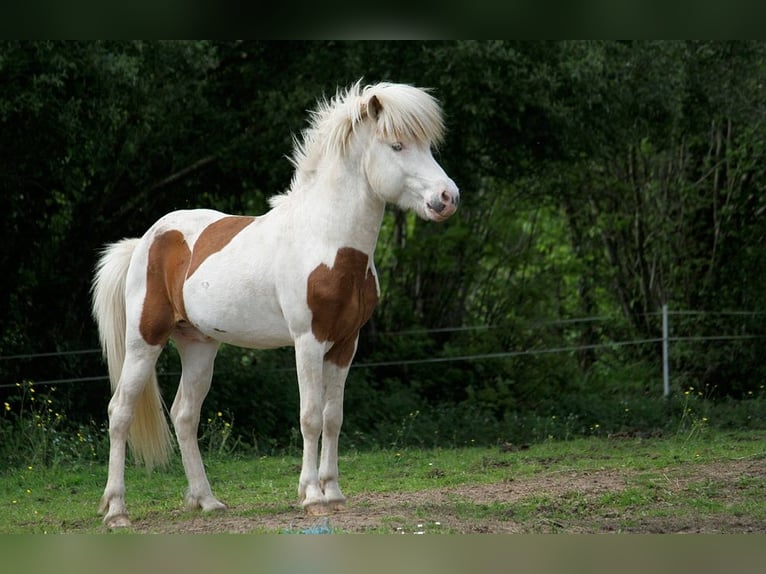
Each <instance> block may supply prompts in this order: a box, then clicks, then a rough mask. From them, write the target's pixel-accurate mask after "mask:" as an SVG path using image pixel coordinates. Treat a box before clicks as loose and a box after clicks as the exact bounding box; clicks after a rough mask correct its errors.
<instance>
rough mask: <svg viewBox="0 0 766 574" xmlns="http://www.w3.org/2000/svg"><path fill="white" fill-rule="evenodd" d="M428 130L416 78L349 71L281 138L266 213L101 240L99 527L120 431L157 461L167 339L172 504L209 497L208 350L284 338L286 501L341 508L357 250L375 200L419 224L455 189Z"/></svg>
mask: <svg viewBox="0 0 766 574" xmlns="http://www.w3.org/2000/svg"><path fill="white" fill-rule="evenodd" d="M442 134H443V123H442V117H441V111H440V108H439V106H438V104H437V102H436V100H435V99H434V98H433V97H431V96H430V95H429V94H428V93H427V92H426V91H424V90H421V89H418V88H414V87H411V86H407V85H400V84H377V85H373V86H368V87H366V88H364V89H361V87H360V85H359V84H358V83H357V84H355V85H354V86H352V87H351V88H350V89H348V90H347V91H345V92H343V93H338V94H337V95H336V97H335V98H333V99H332V100H331V101H330V102H327V101H322V102H320V103H319V105H318V108H317V110H316V111H314V112H313V114H312V121H311V124H310V126H309V128H308V129H307V130H306V131H305V132H304V133H303V137H302V139H301V141H300V142H296V149H295V153H294V156H293V163H294V165H295V174H294V176H293V181H292V183H291V186H290V189H289V190H288V191H287V193H285V194H282V195H278V196H276V197H274V198H272V200H271V203H272V209H271V211H269V212H268V213H266V214H264V215H262V216H258V217H249V216H239V215H227V214H224V213H220V212H218V211H213V210H208V209H195V210H185V211H176V212H173V213H169V214H167V215H165V216H164V217H162V218H161V219H160V220H158V221H157V222H156V223H155V224H154V225H153V226H152V227H151V228H150V229H149V230H148V231H147V232H146V233H145V234H144V236H143V237H142V238H140V239H126V240H123V241H120V242H118V243H115V244H111V245H109V246H107V247H106V248H105V250H104V252H103V254H102V256H101V259H100V260H99V263H98V267H97V272H96V276H95V279H94V286H93V292H94V295H93V312H94V316H95V318H96V320H97V323H98V326H99V333H100V337H101V342H102V347H103V349H104V354H105V356H106V358H107V362H108V365H109V373H110V379H111V384H112V390H113V396H112V399H111V401H110V403H109V435H110V454H109V475H108V479H107V484H106V488H105V491H104V495H103V497H102V501H101V512H102V513H104V523H105V524H106V525H107V526H108V527H110V528H115V527H121V526H127V525H129V524H130V522H129V519H128V513H127V508H126V505H125V482H124V466H125V448H126V447H125V445H126V441H127V440H128V439H129V440H130V443H131V446H132V448H133V450H134V452H135V454H136V456H137V457H138V458H139V459H140V460H143V461H144V462H146V463H147V465H149V466H152V465H154V464H161V463H163V462H165V461H166V460H167V457H168V455H169V452H170V449H171V447H170V445H171V438H170V433H169V430H168V426H167V422H166V419H165V415H164V413H163V410H162V402H161V399H160V395H159V389H158V387H157V380H156V375H155V364H156V361H157V358H158V356H159V354H160V352H161V351H162V349H163V347H164V345H165V344H166V343H167V341H168V339H169V338H172V339H173V340H174V342H175V344H176V346H177V348H178V351H179V354H180V357H181V364H182V375H181V382H180V385H179V387H178V391H177V394H176V397H175V400H174V401H173V405H172V407H171V409H170V418H171V419H172V421H173V424H174V427H175V431H176V437H177V440H178V444H179V448H180V450H181V456H182V460H183V464H184V469H185V472H186V475H187V479H188V482H189V490H188V493H187V495H186V504H187V506H189V507H199V508H202V509H203V510H206V511H208V510H216V509H223V508H225V506H224V505H223V503H221V502H220V501H219V500H218V499H216V498H215V497H214V496H213V493H212V491H211V489H210V485H209V482H208V479H207V476H206V474H205V470H204V467H203V464H202V458H201V456H200V451H199V446H198V444H197V428H198V424H199V417H200V409H201V405H202V402H203V400H204V398H205V396H206V395H207V392H208V390H209V388H210V382H211V378H212V374H213V362H214V359H215V356H216V353H217V351H218V348H219V346H220V344H221V343H228V344H231V345H237V346H241V347H249V348H273V347H279V346H285V345H294V347H295V357H296V368H297V374H298V384H299V390H300V425H301V433H302V435H303V463H302V470H301V475H300V479H299V484H298V494H299V499H300V501H301V503H302V505H303V507H304V508H305V510H306V511H307V512H309V513H326V512H332V511H334V510H339V509H341V508H342V507H343V505H344V504H345V497H344V496H343V494H342V493H341V490H340V487H339V485H338V435H339V432H340V427H341V424H342V418H343V387H344V384H345V380H346V375H347V373H348V368H349V366H350V364H351V361H352V359H353V356H354V353H355V351H356V345H357V339H358V334H359V329H360V328H361V327H362V325H364V323H365V322H366V321H367V320H368V319H369V317H370V316H371V314H372V312H373V309H374V307H375V304H376V303H377V299H378V294H379V289H378V285H377V277H376V274H375V266H374V263H373V255H374V251H375V245H376V242H377V238H378V234H379V231H380V226H381V223H382V219H383V214H384V209H385V205H386V203H393V204H396V205H398V206H400V207H402V208H404V209H410V210H413V211H415V212H416V213H417V214H418V215H420V216H421V217H423V218H426V219H429V220H433V221H443V220H445V219H447V218H448V217H450V216H451V215H452V214H453V213H454V212H455V210H456V208H457V204H458V201H459V192H458V189H457V187H456V185H455V183H454V182H453V181H452V180H451V179H450V178H449V177H448V176H447V175H446V174H445V173H444V171H443V169H442V168H441V167H440V166H439V164H438V163H437V162H436V161H435V160H434V158H433V156H432V153H431V146H432V145H434V144H435V143H438V142H439V141H440V139H441V138H442ZM320 435H321V437H322V448H321V457H320V459H319V460H317V457H318V450H319V437H320Z"/></svg>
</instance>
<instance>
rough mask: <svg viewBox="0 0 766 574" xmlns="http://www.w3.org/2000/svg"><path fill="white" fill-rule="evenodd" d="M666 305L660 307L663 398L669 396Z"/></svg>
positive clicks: (668, 340)
mask: <svg viewBox="0 0 766 574" xmlns="http://www.w3.org/2000/svg"><path fill="white" fill-rule="evenodd" d="M669 330H670V329H669V328H668V305H667V303H664V304H663V305H662V388H663V395H664V396H665V398H667V397H669V396H670V337H669Z"/></svg>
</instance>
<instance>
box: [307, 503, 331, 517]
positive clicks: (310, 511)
mask: <svg viewBox="0 0 766 574" xmlns="http://www.w3.org/2000/svg"><path fill="white" fill-rule="evenodd" d="M303 511H304V512H305V513H306V514H307V515H308V516H327V515H328V514H331V510H330V508H329V507H328V506H327V505H326V504H324V503H322V502H315V503H313V504H307V505H305V506H304V507H303Z"/></svg>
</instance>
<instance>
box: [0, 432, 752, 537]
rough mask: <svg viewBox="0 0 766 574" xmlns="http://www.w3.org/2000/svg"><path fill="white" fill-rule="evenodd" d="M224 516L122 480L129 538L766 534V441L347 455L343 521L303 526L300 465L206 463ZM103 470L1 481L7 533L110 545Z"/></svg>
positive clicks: (154, 477) (152, 484) (621, 442)
mask: <svg viewBox="0 0 766 574" xmlns="http://www.w3.org/2000/svg"><path fill="white" fill-rule="evenodd" d="M207 465H208V474H209V477H210V480H211V484H212V486H213V489H214V491H215V492H216V494H217V495H218V496H219V498H221V499H222V500H223V501H224V502H226V503H227V505H228V506H229V510H228V511H227V512H225V513H218V514H210V515H203V514H200V513H198V512H191V511H186V510H184V509H183V507H182V498H183V492H184V489H185V479H184V476H183V471H182V468H181V465H180V462H179V461H178V460H174V462H173V463H172V464H171V466H170V468H168V469H166V470H162V471H154V472H153V473H151V474H149V473H147V472H146V471H144V470H143V469H140V468H134V467H130V468H128V471H127V474H126V482H127V500H128V508H129V510H130V513H131V518H132V520H133V528H132V529H130V531H131V532H158V533H193V532H201V533H203V532H204V533H223V532H256V533H260V532H267V533H280V532H320V531H321V532H327V531H331V532H336V533H344V532H368V533H482V532H486V533H504V532H509V533H511V532H570V533H579V532H736V533H739V532H766V432H764V431H749V432H746V433H744V432H742V433H716V432H712V431H707V432H705V433H701V434H697V435H695V436H693V437H685V438H684V437H681V436H673V437H671V438H636V437H625V438H618V439H615V438H611V439H610V438H588V439H578V440H573V441H565V442H564V441H560V442H548V443H542V444H534V445H531V446H526V445H520V446H517V445H502V446H499V447H493V448H462V449H437V450H415V449H405V450H377V451H370V452H367V451H362V452H345V453H344V452H342V454H341V459H340V470H341V478H342V483H341V484H342V486H343V487H344V491H345V494H346V495H347V496H348V498H349V504H348V508H347V510H346V512H343V513H338V514H335V515H332V516H329V517H325V518H317V517H306V516H304V515H303V513H302V511H301V509H300V507H299V506H298V504H297V501H296V489H297V479H298V473H299V470H300V458H299V457H298V456H264V457H254V458H246V457H232V456H228V457H224V456H215V457H212V458H210V459H209V460H207ZM105 480H106V466H105V465H101V464H79V465H75V466H71V467H66V466H63V465H61V466H58V467H55V468H36V467H35V466H34V465H30V466H28V467H23V468H20V469H16V470H12V471H6V472H5V473H4V474H3V475H0V500H2V504H1V505H0V532H1V533H43V532H48V533H99V532H104V531H105V530H104V528H103V527H102V526H101V521H100V517H99V516H98V515H97V514H96V508H97V505H98V501H99V498H100V496H101V491H102V489H103V486H104V483H105Z"/></svg>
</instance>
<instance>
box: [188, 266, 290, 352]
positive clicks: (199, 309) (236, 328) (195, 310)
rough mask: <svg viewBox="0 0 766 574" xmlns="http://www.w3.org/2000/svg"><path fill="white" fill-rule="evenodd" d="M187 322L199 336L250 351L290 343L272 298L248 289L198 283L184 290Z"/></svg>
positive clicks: (233, 284) (221, 283)
mask: <svg viewBox="0 0 766 574" xmlns="http://www.w3.org/2000/svg"><path fill="white" fill-rule="evenodd" d="M184 300H185V305H186V314H187V317H188V318H189V322H190V323H191V324H192V325H193V326H194V328H196V329H197V330H198V331H199V332H200V333H202V334H203V335H205V336H207V337H210V338H213V339H216V340H218V341H221V342H224V343H228V344H230V345H236V346H239V347H250V348H273V347H282V346H285V345H291V344H292V337H291V336H290V331H289V329H288V326H287V322H286V320H285V318H284V316H283V315H282V312H281V310H280V308H279V305H278V302H277V300H276V297H273V296H269V294H268V293H265V292H264V290H258V289H257V288H253V287H252V286H242V287H238V286H237V282H236V281H232V280H231V278H230V279H229V281H228V282H224V281H219V280H214V279H209V280H198V281H197V282H194V283H193V284H191V285H190V284H188V283H187V285H186V286H185V287H184Z"/></svg>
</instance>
